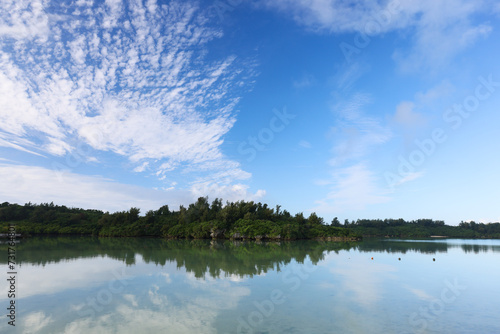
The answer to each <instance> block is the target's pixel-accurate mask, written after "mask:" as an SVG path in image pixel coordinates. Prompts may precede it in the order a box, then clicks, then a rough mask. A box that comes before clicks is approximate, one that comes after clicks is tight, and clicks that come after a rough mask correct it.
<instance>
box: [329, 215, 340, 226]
mask: <svg viewBox="0 0 500 334" xmlns="http://www.w3.org/2000/svg"><path fill="white" fill-rule="evenodd" d="M330 226H336V227H340V221H339V219H338V218H337V217H335V218H333V219H332V223H331V224H330Z"/></svg>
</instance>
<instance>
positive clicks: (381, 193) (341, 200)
mask: <svg viewBox="0 0 500 334" xmlns="http://www.w3.org/2000/svg"><path fill="white" fill-rule="evenodd" d="M325 183H326V182H325ZM328 184H329V186H330V187H331V188H330V191H329V193H328V194H327V196H326V197H325V198H323V199H321V200H319V201H317V202H316V203H317V206H316V207H315V208H314V209H312V210H311V211H315V212H318V213H321V214H332V213H334V214H339V213H342V212H349V211H353V210H358V211H359V210H364V209H365V208H366V207H367V206H369V205H372V204H379V203H385V202H388V201H389V200H390V198H389V197H388V196H387V191H386V190H385V189H384V188H382V187H380V186H379V185H378V179H377V178H376V177H375V176H374V174H373V172H371V171H370V170H369V169H368V168H367V167H366V165H365V164H363V163H359V164H356V165H353V166H350V167H346V168H341V169H337V170H335V171H334V172H333V175H332V178H331V180H329V182H328Z"/></svg>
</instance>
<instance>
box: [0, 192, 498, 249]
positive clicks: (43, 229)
mask: <svg viewBox="0 0 500 334" xmlns="http://www.w3.org/2000/svg"><path fill="white" fill-rule="evenodd" d="M12 226H15V233H16V234H17V235H18V236H22V237H29V236H33V235H89V236H98V237H160V238H168V239H230V240H275V241H279V240H299V239H313V240H327V241H358V240H361V239H362V238H363V237H395V238H430V237H432V236H440V237H451V238H500V223H498V222H496V223H488V224H484V223H475V222H461V223H460V224H459V225H458V226H450V225H446V224H445V223H444V221H440V220H432V219H418V220H412V221H405V220H404V219H401V218H400V219H384V220H382V219H358V220H356V221H348V220H345V221H344V223H343V224H341V223H340V221H339V220H338V218H337V217H335V218H334V219H333V220H332V221H331V223H326V222H325V221H324V219H323V218H321V217H319V216H318V215H317V214H316V213H314V212H313V213H311V214H310V215H309V216H308V217H307V218H306V217H305V216H304V214H303V213H297V214H295V215H292V214H290V213H289V212H288V211H287V210H282V209H281V206H280V205H277V206H276V207H275V208H271V207H269V206H268V205H267V204H262V203H260V202H259V203H255V202H253V201H237V202H226V203H225V204H223V202H222V200H221V199H219V198H216V199H215V200H214V201H212V202H211V203H210V202H209V200H208V197H200V198H198V200H197V201H196V202H195V203H192V204H189V205H188V206H187V207H184V206H182V205H181V206H180V207H179V209H178V210H171V209H170V208H169V207H168V205H164V206H162V207H160V208H159V209H158V210H150V211H148V212H146V214H145V215H142V216H141V215H140V209H138V208H136V207H132V208H130V210H128V211H120V212H114V213H109V212H103V211H101V210H93V209H81V208H68V207H66V206H64V205H55V204H54V203H42V204H32V203H26V204H24V205H20V204H11V203H8V202H4V203H2V204H0V235H8V233H9V232H11V231H12Z"/></svg>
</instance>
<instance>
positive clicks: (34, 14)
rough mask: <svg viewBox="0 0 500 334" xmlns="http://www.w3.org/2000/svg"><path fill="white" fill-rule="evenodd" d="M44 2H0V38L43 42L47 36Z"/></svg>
mask: <svg viewBox="0 0 500 334" xmlns="http://www.w3.org/2000/svg"><path fill="white" fill-rule="evenodd" d="M43 3H44V1H39V0H19V1H10V0H2V1H0V38H1V37H2V36H5V37H9V38H13V39H18V40H21V39H30V40H32V39H34V38H35V37H39V38H40V40H41V41H44V40H45V38H46V37H47V36H48V34H49V25H48V21H49V18H48V15H47V13H45V11H44V8H43V7H44V6H43Z"/></svg>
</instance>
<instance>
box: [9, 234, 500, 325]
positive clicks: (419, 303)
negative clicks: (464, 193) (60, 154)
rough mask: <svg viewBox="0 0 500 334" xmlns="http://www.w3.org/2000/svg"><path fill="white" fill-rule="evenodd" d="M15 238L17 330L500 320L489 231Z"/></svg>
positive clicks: (497, 246)
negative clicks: (436, 235) (470, 234)
mask: <svg viewBox="0 0 500 334" xmlns="http://www.w3.org/2000/svg"><path fill="white" fill-rule="evenodd" d="M5 247H6V246H5V245H0V249H2V248H5ZM16 249H17V260H18V262H19V263H20V267H19V272H20V273H19V278H20V280H19V286H18V291H19V295H20V297H19V299H18V305H19V313H18V321H19V322H18V326H16V327H17V329H18V330H19V332H20V333H158V332H161V333H176V334H177V333H223V334H224V333H367V332H370V333H419V332H426V331H427V332H436V333H438V332H452V333H460V332H484V333H493V332H499V331H500V328H499V325H498V321H497V317H496V310H498V309H499V308H500V291H498V289H496V286H497V282H498V281H499V280H500V270H499V269H497V268H498V266H494V265H492V264H494V263H498V252H499V251H500V241H498V240H496V241H489V240H412V241H408V240H392V239H385V240H365V241H363V242H345V243H335V242H316V241H297V242H267V243H256V242H231V241H207V240H191V241H186V240H162V239H134V238H124V239H114V238H111V239H106V238H104V239H99V238H88V237H82V238H79V237H74V238H69V237H61V238H59V237H53V238H32V239H24V240H22V241H21V242H20V243H19V244H18V245H17V246H16ZM2 251H4V252H7V250H6V248H5V249H4V250H2ZM372 258H373V260H372ZM432 258H436V259H437V261H436V262H433V261H432ZM399 259H401V260H399ZM2 261H3V262H2ZM0 263H2V264H4V263H5V258H0ZM464 268H467V270H464ZM450 282H451V283H450ZM450 284H451V285H450ZM450 286H451V288H450ZM453 286H456V287H460V290H459V292H460V293H459V294H454V293H453V291H454V290H452V289H453ZM1 287H3V285H2V286H1ZM455 290H457V288H455ZM443 291H444V294H443ZM457 291H458V290H457ZM443 296H444V297H443ZM452 297H453V298H452ZM443 298H445V299H443ZM6 302H8V299H7V298H6V294H4V293H3V294H2V295H0V303H2V305H3V304H5V303H6ZM425 308H427V309H429V308H435V309H432V310H431V311H432V314H431V315H432V317H427V318H426V313H422V311H421V310H423V309H425ZM8 329H9V328H8V327H7V324H6V322H3V323H0V332H2V333H3V332H7V330H8Z"/></svg>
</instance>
